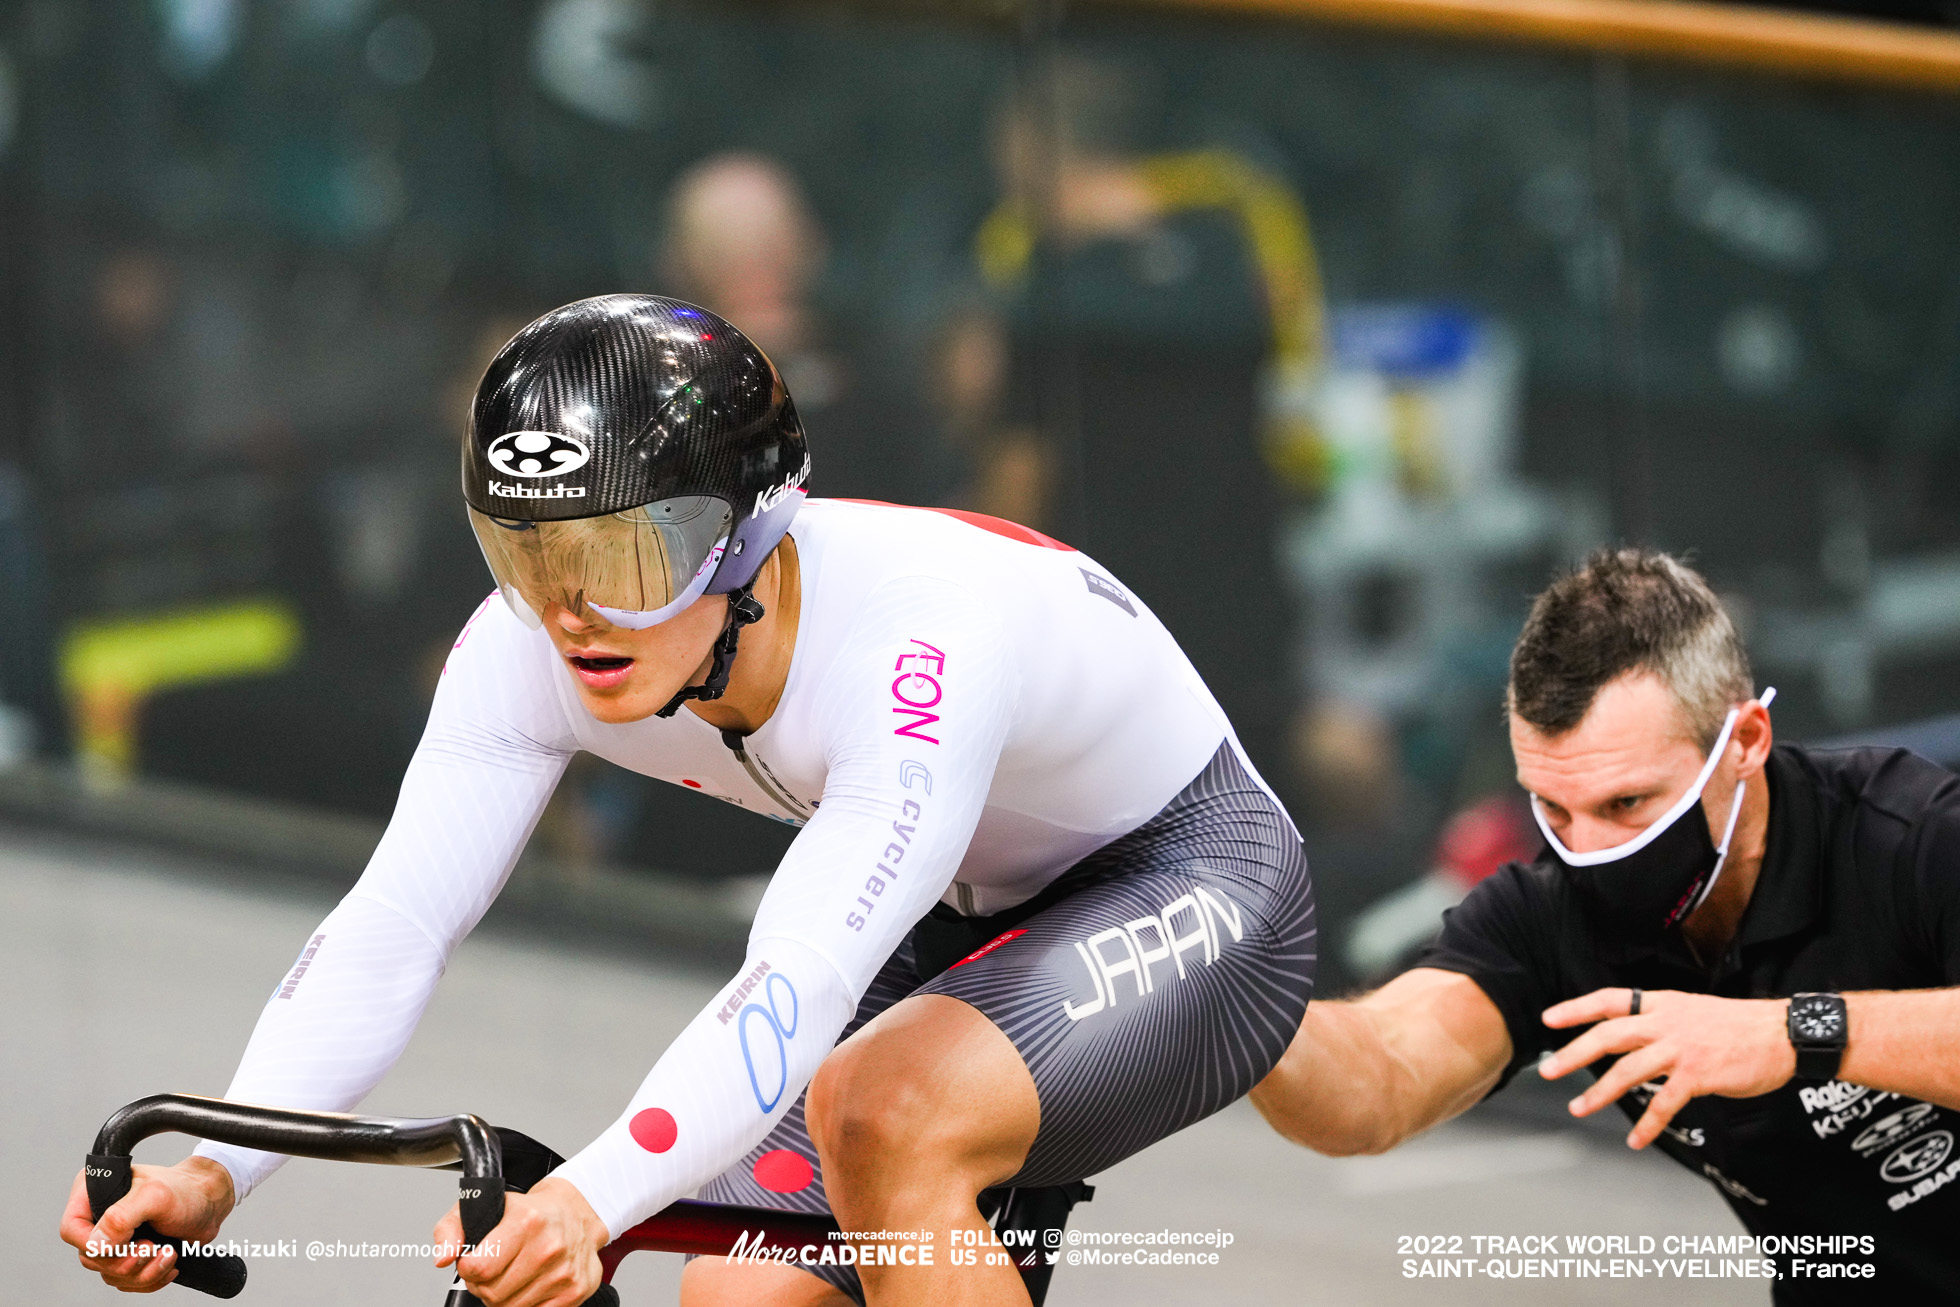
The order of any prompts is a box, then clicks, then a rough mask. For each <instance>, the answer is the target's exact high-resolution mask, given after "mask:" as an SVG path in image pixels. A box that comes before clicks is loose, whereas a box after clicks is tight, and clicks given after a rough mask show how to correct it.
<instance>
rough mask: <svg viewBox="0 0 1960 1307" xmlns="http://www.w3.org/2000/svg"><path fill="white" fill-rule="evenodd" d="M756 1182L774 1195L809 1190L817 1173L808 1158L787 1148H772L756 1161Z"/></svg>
mask: <svg viewBox="0 0 1960 1307" xmlns="http://www.w3.org/2000/svg"><path fill="white" fill-rule="evenodd" d="M753 1169H754V1174H755V1182H756V1183H757V1184H759V1185H761V1186H762V1187H763V1188H764V1189H767V1190H768V1191H769V1192H770V1193H772V1194H793V1193H796V1192H798V1191H800V1190H803V1189H808V1188H809V1187H810V1183H811V1182H812V1181H813V1180H815V1179H816V1178H817V1173H816V1171H815V1169H814V1168H812V1167H811V1165H810V1163H809V1161H808V1160H807V1159H806V1158H803V1157H801V1156H799V1155H798V1154H796V1153H792V1152H790V1151H789V1149H787V1148H772V1149H770V1150H769V1151H768V1152H766V1153H764V1154H763V1155H762V1156H760V1157H758V1158H756V1159H755V1167H754V1168H753Z"/></svg>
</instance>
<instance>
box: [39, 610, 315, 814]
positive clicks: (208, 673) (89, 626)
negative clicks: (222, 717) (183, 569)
mask: <svg viewBox="0 0 1960 1307" xmlns="http://www.w3.org/2000/svg"><path fill="white" fill-rule="evenodd" d="M299 645H300V626H299V619H298V618H297V617H296V616H295V615H294V613H293V611H292V610H291V609H290V608H289V607H287V606H286V605H285V604H282V603H279V602H277V601H275V600H269V599H261V600H247V601H245V602H242V603H233V604H225V605H221V606H218V607H213V608H196V609H189V610H185V611H181V612H176V613H169V614H165V615H162V616H155V617H138V618H116V619H111V620H108V621H94V622H84V623H82V624H81V625H79V626H77V627H75V628H74V629H73V630H71V631H69V632H68V634H67V635H66V636H64V637H63V639H62V641H61V652H60V655H59V657H60V670H61V687H62V692H63V693H64V694H65V695H67V697H68V705H69V710H70V713H71V715H72V716H73V718H74V722H75V750H76V756H77V757H78V759H79V760H80V763H81V766H82V771H83V774H84V775H85V776H86V777H88V778H90V779H91V780H94V781H97V782H100V783H106V784H115V783H118V782H120V781H122V780H124V779H125V778H127V777H128V776H129V775H130V774H131V773H132V772H134V771H135V769H136V719H137V714H138V712H139V711H140V710H141V708H142V705H143V701H144V700H145V699H147V698H149V697H150V696H151V695H153V694H155V693H157V692H158V691H159V690H167V689H171V688H173V687H176V686H180V685H192V684H195V683H197V682H199V681H217V680H223V679H226V678H228V677H233V676H252V675H259V674H264V673H267V672H276V671H278V670H280V669H281V668H283V667H285V666H286V665H287V664H288V663H289V662H291V661H292V658H293V655H294V653H296V652H297V651H298V649H299Z"/></svg>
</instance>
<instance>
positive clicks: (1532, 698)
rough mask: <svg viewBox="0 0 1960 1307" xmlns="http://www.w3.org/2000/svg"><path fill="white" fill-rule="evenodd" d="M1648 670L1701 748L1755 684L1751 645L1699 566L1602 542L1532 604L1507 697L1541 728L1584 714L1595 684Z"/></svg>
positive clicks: (1553, 730) (1574, 721)
mask: <svg viewBox="0 0 1960 1307" xmlns="http://www.w3.org/2000/svg"><path fill="white" fill-rule="evenodd" d="M1635 671H1645V672H1652V673H1653V674H1654V675H1655V676H1657V677H1659V678H1660V680H1661V683H1662V684H1664V685H1666V686H1667V688H1668V690H1669V691H1670V692H1671V693H1672V694H1673V696H1674V699H1675V701H1676V702H1677V703H1679V704H1680V705H1681V710H1682V713H1683V715H1684V716H1685V717H1686V719H1687V722H1688V727H1689V729H1690V730H1691V731H1693V732H1694V736H1695V739H1696V740H1698V741H1699V742H1700V744H1701V747H1702V748H1703V749H1711V748H1713V747H1714V745H1715V738H1716V737H1717V736H1718V735H1720V734H1721V732H1722V722H1723V721H1724V720H1725V719H1726V718H1727V717H1728V713H1729V709H1730V708H1732V707H1734V706H1735V705H1736V704H1738V703H1742V702H1745V701H1746V700H1748V699H1749V698H1750V697H1751V696H1752V695H1753V694H1754V693H1755V680H1754V677H1753V676H1752V675H1751V673H1750V669H1749V654H1748V651H1747V650H1745V649H1744V648H1743V646H1742V637H1741V636H1739V635H1737V634H1736V630H1735V624H1734V623H1733V622H1731V621H1730V620H1729V614H1728V611H1727V610H1726V609H1724V608H1723V607H1722V601H1721V600H1719V599H1717V598H1716V597H1715V592H1714V591H1713V590H1711V589H1709V586H1708V582H1707V581H1706V580H1704V579H1703V578H1702V576H1701V574H1700V573H1698V572H1696V571H1695V570H1694V569H1693V568H1691V567H1689V566H1687V565H1686V564H1685V563H1683V562H1681V561H1680V560H1679V559H1677V558H1674V557H1672V556H1671V555H1668V554H1663V553H1660V552H1658V551H1655V550H1648V549H1602V550H1599V551H1598V552H1596V553H1594V554H1593V555H1592V556H1591V557H1590V558H1588V559H1587V560H1586V561H1585V563H1584V564H1583V565H1582V566H1580V567H1579V568H1577V569H1576V570H1574V571H1572V572H1569V573H1567V574H1566V575H1564V576H1561V577H1559V578H1558V579H1557V580H1556V581H1554V582H1552V584H1551V585H1550V586H1549V587H1547V588H1546V590H1545V592H1544V593H1543V594H1541V595H1539V596H1538V598H1537V599H1536V600H1535V601H1534V602H1533V603H1532V605H1531V615H1530V616H1529V617H1527V618H1526V619H1525V624H1524V631H1523V632H1522V633H1521V634H1520V635H1519V636H1518V643H1517V646H1516V648H1514V649H1512V651H1511V678H1510V685H1509V687H1508V691H1507V693H1506V695H1505V703H1506V706H1507V708H1508V710H1509V711H1510V712H1512V713H1515V714H1516V715H1517V716H1518V717H1520V718H1522V719H1523V720H1524V721H1525V722H1527V723H1529V724H1530V725H1531V726H1532V727H1533V728H1535V729H1536V730H1538V731H1539V732H1541V733H1542V734H1545V735H1563V734H1565V733H1566V732H1567V731H1570V730H1572V729H1573V728H1574V727H1576V726H1578V725H1579V723H1580V722H1581V721H1582V720H1584V718H1585V715H1586V712H1587V710H1588V709H1589V708H1591V707H1592V702H1593V700H1594V698H1595V697H1597V696H1598V694H1599V691H1600V688H1601V687H1602V686H1604V685H1606V684H1607V683H1608V682H1609V681H1613V680H1616V679H1618V678H1619V677H1621V676H1624V675H1626V674H1627V673H1628V672H1635Z"/></svg>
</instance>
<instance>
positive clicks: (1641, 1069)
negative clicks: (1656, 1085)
mask: <svg viewBox="0 0 1960 1307" xmlns="http://www.w3.org/2000/svg"><path fill="white" fill-rule="evenodd" d="M1673 1067H1674V1053H1673V1051H1672V1050H1671V1049H1669V1048H1667V1047H1666V1046H1664V1045H1660V1044H1649V1045H1647V1046H1646V1047H1645V1048H1642V1049H1640V1050H1639V1051H1637V1052H1633V1053H1629V1054H1627V1055H1626V1056H1625V1057H1623V1058H1621V1059H1620V1060H1619V1061H1617V1062H1615V1063H1614V1064H1613V1065H1612V1066H1611V1067H1610V1068H1608V1070H1607V1072H1606V1074H1605V1075H1603V1076H1601V1077H1600V1078H1599V1079H1598V1080H1596V1081H1594V1082H1593V1083H1592V1085H1591V1086H1590V1087H1588V1088H1587V1090H1586V1092H1585V1093H1583V1094H1580V1095H1579V1096H1578V1097H1577V1098H1575V1099H1573V1100H1572V1102H1571V1103H1570V1104H1569V1105H1568V1106H1569V1107H1570V1108H1571V1111H1572V1115H1574V1116H1591V1115H1592V1114H1593V1113H1594V1112H1597V1111H1598V1110H1599V1109H1600V1108H1602V1107H1605V1106H1607V1105H1608V1104H1609V1103H1614V1102H1617V1101H1619V1099H1620V1097H1621V1095H1623V1094H1625V1093H1626V1092H1627V1091H1628V1090H1630V1089H1632V1088H1633V1087H1634V1086H1636V1085H1643V1084H1646V1083H1647V1082H1648V1081H1649V1080H1652V1079H1654V1078H1655V1077H1656V1076H1663V1075H1667V1074H1669V1072H1670V1071H1672V1070H1673Z"/></svg>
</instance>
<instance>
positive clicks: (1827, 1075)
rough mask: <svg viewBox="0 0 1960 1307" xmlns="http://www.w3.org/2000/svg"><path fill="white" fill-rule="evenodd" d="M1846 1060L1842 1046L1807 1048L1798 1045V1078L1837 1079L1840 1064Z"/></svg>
mask: <svg viewBox="0 0 1960 1307" xmlns="http://www.w3.org/2000/svg"><path fill="white" fill-rule="evenodd" d="M1843 1061H1844V1050H1843V1049H1842V1048H1818V1047H1815V1046H1812V1047H1809V1048H1805V1047H1804V1046H1803V1045H1802V1044H1798V1045H1797V1079H1799V1080H1835V1079H1837V1073H1838V1066H1839V1064H1840V1063H1842V1062H1843Z"/></svg>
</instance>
